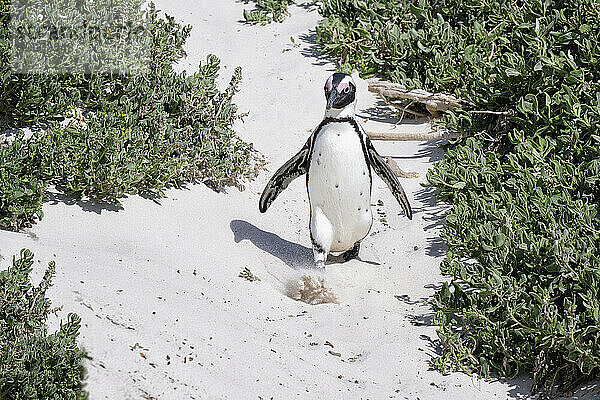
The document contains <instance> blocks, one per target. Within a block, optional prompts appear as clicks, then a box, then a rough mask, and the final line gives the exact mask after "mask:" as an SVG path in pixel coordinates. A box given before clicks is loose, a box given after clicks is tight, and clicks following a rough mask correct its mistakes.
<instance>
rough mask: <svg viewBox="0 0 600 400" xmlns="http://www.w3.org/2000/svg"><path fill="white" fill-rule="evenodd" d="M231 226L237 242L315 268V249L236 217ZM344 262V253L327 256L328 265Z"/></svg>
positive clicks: (291, 264) (295, 266) (292, 264)
mask: <svg viewBox="0 0 600 400" xmlns="http://www.w3.org/2000/svg"><path fill="white" fill-rule="evenodd" d="M229 227H230V228H231V231H232V232H233V240H234V241H235V242H236V243H240V242H241V241H243V240H249V241H250V242H252V244H253V245H255V246H256V247H258V248H259V249H261V250H262V251H265V252H267V253H269V254H271V255H272V256H273V257H277V258H278V259H280V260H281V261H283V262H284V263H285V264H286V265H287V266H289V267H290V268H293V269H307V268H308V269H310V268H314V262H313V251H312V249H309V248H308V247H305V246H302V245H301V244H298V243H294V242H290V241H289V240H285V239H283V238H281V237H279V236H278V235H276V234H274V233H271V232H267V231H263V230H262V229H260V228H258V227H256V226H254V225H252V224H251V223H249V222H247V221H242V220H239V219H234V220H232V221H231V222H230V223H229ZM355 259H356V260H358V261H360V262H363V263H366V264H371V265H380V264H379V263H377V262H375V261H367V260H362V259H361V258H360V257H356V258H355ZM344 262H346V260H345V259H344V257H343V256H342V255H338V256H334V255H332V254H330V255H329V256H328V257H327V265H329V264H332V263H335V264H341V263H344Z"/></svg>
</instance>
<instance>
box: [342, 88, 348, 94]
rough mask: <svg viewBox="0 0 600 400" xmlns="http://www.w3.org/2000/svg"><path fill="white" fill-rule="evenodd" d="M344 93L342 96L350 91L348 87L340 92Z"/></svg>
mask: <svg viewBox="0 0 600 400" xmlns="http://www.w3.org/2000/svg"><path fill="white" fill-rule="evenodd" d="M342 91H343V92H344V94H348V92H349V91H350V88H349V87H348V86H346V87H345V88H344V90H342Z"/></svg>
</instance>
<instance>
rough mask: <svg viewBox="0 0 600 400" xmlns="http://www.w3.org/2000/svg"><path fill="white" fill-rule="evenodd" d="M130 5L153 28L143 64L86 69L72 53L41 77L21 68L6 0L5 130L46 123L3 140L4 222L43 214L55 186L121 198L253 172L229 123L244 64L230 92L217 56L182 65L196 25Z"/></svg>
mask: <svg viewBox="0 0 600 400" xmlns="http://www.w3.org/2000/svg"><path fill="white" fill-rule="evenodd" d="M32 2H33V3H36V2H37V3H40V2H43V0H35V1H32ZM126 6H127V7H129V8H128V9H126V11H127V12H128V13H129V14H130V17H131V18H133V20H134V21H137V22H138V23H139V24H141V25H140V27H141V28H142V30H143V32H144V33H145V34H146V35H147V39H148V40H147V42H140V43H139V44H138V47H139V46H145V45H147V51H145V52H144V54H146V55H147V60H145V61H146V64H145V65H146V68H144V69H142V70H141V71H138V72H136V71H133V72H127V73H118V72H117V73H115V72H114V71H100V72H96V71H95V70H91V71H85V70H83V69H81V68H80V66H79V65H78V64H77V63H76V62H75V61H73V60H70V59H66V60H64V61H62V62H63V68H64V67H65V66H66V67H67V68H68V69H70V70H72V71H71V72H69V73H41V74H40V73H17V72H15V71H16V70H18V69H16V68H15V66H14V65H12V64H11V58H10V57H11V56H10V55H11V48H10V43H11V42H10V31H9V23H10V18H11V15H10V13H9V10H10V2H8V1H4V2H2V3H0V125H1V126H0V128H1V129H5V128H9V127H24V126H32V125H35V126H38V127H41V128H42V129H38V130H36V131H35V132H36V133H35V134H34V135H33V137H32V138H31V139H27V140H26V139H24V138H22V137H21V138H19V139H17V140H16V141H14V142H13V143H12V144H11V145H9V146H0V227H2V228H5V229H19V228H21V227H22V226H25V225H29V224H30V223H32V222H33V221H34V220H35V219H38V218H41V217H42V211H41V210H42V209H41V206H42V204H43V202H44V192H45V188H46V186H47V185H48V184H53V185H56V187H57V188H58V189H59V190H62V191H64V192H65V193H68V194H70V195H72V196H75V197H87V198H91V199H93V200H95V201H107V202H115V201H117V199H119V198H120V197H122V196H124V195H125V194H132V193H139V192H154V193H159V194H160V193H162V192H161V190H162V189H164V188H165V187H167V186H170V185H178V184H181V183H183V182H190V181H196V180H197V181H204V182H207V183H209V184H211V185H212V186H213V187H215V188H220V187H222V186H224V185H239V184H241V182H242V181H243V179H244V177H246V176H247V175H248V174H250V173H251V169H252V165H251V164H252V161H251V155H252V148H251V146H250V145H248V144H245V143H243V142H241V141H240V140H239V139H238V138H237V137H236V135H235V133H234V132H233V131H232V129H231V128H232V124H233V122H234V121H235V120H236V119H237V118H238V114H237V108H236V106H235V105H234V104H233V103H232V97H233V95H234V94H235V93H236V91H237V86H238V83H239V82H240V79H241V70H240V69H239V68H238V69H236V71H235V73H234V74H233V77H232V78H231V83H230V84H229V86H228V87H227V88H226V89H225V90H224V91H219V89H218V88H217V86H216V79H217V77H218V73H219V60H218V58H217V57H215V56H212V55H210V56H208V57H207V59H206V62H204V63H202V65H200V66H199V68H198V70H197V72H195V73H194V74H191V75H188V74H186V73H184V72H182V73H180V72H176V71H175V70H174V68H173V67H174V65H175V63H176V62H177V61H178V60H179V59H181V58H182V57H183V55H184V52H183V45H184V43H185V40H186V39H187V38H188V36H189V34H190V30H191V27H189V26H185V27H184V26H180V25H179V24H177V23H176V22H175V21H174V20H173V18H170V17H167V18H166V19H164V18H162V17H160V16H159V14H158V12H157V11H156V10H155V9H154V7H153V6H152V5H151V6H150V7H149V9H148V10H147V11H146V12H144V11H142V10H141V9H140V3H139V2H136V1H131V2H128V3H126ZM107 9H110V8H109V7H108V5H105V6H102V5H96V7H95V8H94V9H92V10H87V11H88V12H89V13H91V14H90V15H91V16H90V15H88V17H90V18H94V17H98V18H100V17H103V16H101V15H100V16H96V15H95V14H94V13H98V14H101V13H103V12H105V11H106V10H107ZM66 10H71V11H72V7H71V8H66ZM72 12H74V13H75V11H72ZM45 18H48V19H49V20H50V19H51V18H52V15H46V16H45ZM71 18H77V15H75V14H74V15H73V16H72V17H71ZM42 22H43V21H42ZM74 45H75V44H74ZM142 49H146V47H142ZM137 50H138V51H140V49H139V48H138V49H137ZM81 51H82V52H83V51H84V49H82V50H81ZM25 67H27V66H26V65H25ZM49 72H52V71H49ZM67 118H69V119H67ZM61 122H62V123H61ZM1 129H0V130H1Z"/></svg>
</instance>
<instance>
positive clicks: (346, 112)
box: [325, 72, 356, 117]
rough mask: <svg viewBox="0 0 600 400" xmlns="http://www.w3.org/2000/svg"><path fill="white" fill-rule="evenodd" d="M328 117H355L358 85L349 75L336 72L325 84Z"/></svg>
mask: <svg viewBox="0 0 600 400" xmlns="http://www.w3.org/2000/svg"><path fill="white" fill-rule="evenodd" d="M325 99H326V100H327V106H326V107H325V116H326V117H348V116H353V115H354V109H355V105H356V84H355V83H354V79H352V77H351V76H350V75H348V74H344V73H341V72H336V73H335V74H333V75H331V76H330V77H329V79H327V82H325Z"/></svg>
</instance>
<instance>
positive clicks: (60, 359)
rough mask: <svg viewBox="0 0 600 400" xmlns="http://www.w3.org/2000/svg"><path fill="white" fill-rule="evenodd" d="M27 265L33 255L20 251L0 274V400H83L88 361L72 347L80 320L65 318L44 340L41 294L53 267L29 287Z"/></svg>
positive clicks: (46, 309) (46, 306)
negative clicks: (64, 321)
mask: <svg viewBox="0 0 600 400" xmlns="http://www.w3.org/2000/svg"><path fill="white" fill-rule="evenodd" d="M32 265H33V254H32V253H31V252H30V251H29V250H21V254H20V255H19V258H16V257H13V262H12V266H10V267H8V269H6V270H3V271H0V398H1V399H6V400H13V399H14V400H25V399H31V400H34V399H57V400H58V399H61V400H62V399H86V398H87V397H88V394H87V393H86V392H85V391H83V389H82V387H83V378H84V368H83V366H82V360H83V358H85V357H87V356H86V354H85V352H84V351H83V350H81V349H80V348H79V347H78V346H77V342H76V340H77V337H78V335H79V328H80V318H79V317H78V316H77V315H76V314H69V315H68V316H67V322H66V323H62V322H61V324H60V328H59V329H58V330H57V331H56V332H55V333H52V334H49V335H48V333H47V329H46V320H47V318H48V315H49V314H50V313H51V312H52V310H51V309H50V300H49V299H48V298H46V291H47V290H48V288H49V287H50V285H51V283H52V277H53V276H54V272H55V266H54V262H50V263H49V264H48V269H47V270H46V273H45V274H44V277H43V279H42V281H41V283H40V284H39V285H38V286H37V287H34V286H33V285H32V283H31V280H30V277H29V274H30V273H31V270H32Z"/></svg>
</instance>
